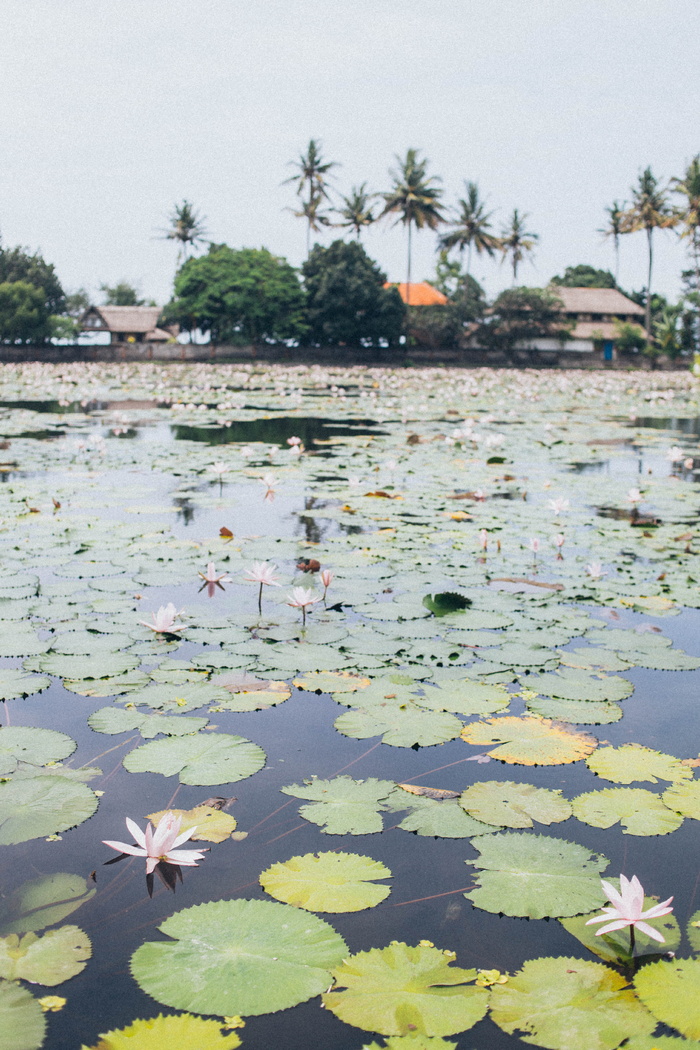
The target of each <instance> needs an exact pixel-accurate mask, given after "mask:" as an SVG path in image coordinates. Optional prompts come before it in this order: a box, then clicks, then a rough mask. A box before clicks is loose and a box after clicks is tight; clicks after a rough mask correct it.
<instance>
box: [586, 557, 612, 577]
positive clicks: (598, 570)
mask: <svg viewBox="0 0 700 1050" xmlns="http://www.w3.org/2000/svg"><path fill="white" fill-rule="evenodd" d="M586 574H587V575H588V576H590V577H591V579H592V580H600V579H602V577H603V576H607V575H608V574H607V572H606V570H605V569H604V568H603V566H602V565H601V563H600V562H599V561H592V562H591V563H590V565H587V566H586Z"/></svg>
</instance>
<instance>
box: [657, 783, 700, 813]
mask: <svg viewBox="0 0 700 1050" xmlns="http://www.w3.org/2000/svg"><path fill="white" fill-rule="evenodd" d="M661 798H662V799H663V801H664V805H666V806H668V808H669V809H672V810H673V811H674V812H675V813H681V814H682V815H683V816H684V817H692V818H693V819H694V820H700V780H691V781H690V782H689V783H687V784H674V785H673V786H672V787H670V788H667V789H666V791H664V793H663V795H662V796H661Z"/></svg>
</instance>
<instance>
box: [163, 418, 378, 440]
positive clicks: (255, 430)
mask: <svg viewBox="0 0 700 1050" xmlns="http://www.w3.org/2000/svg"><path fill="white" fill-rule="evenodd" d="M171 430H172V432H173V435H174V437H175V440H176V441H202V442H205V443H206V444H208V445H230V444H237V443H242V442H263V443H264V444H268V445H280V446H282V447H285V446H286V445H287V439H288V438H290V437H298V438H301V441H302V443H303V444H304V445H305V446H306V447H307V448H310V447H311V446H312V445H313V444H314V442H315V441H317V440H318V441H327V440H328V439H329V438H333V437H343V436H351V435H358V436H363V435H366V436H370V435H379V434H383V433H385V431H383V430H380V429H379V428H378V427H377V425H376V424H375V423H374V422H373V421H372V420H371V419H353V420H348V421H345V422H342V423H338V422H335V421H334V420H332V419H323V418H316V417H313V416H307V417H302V418H300V417H296V416H276V417H275V418H272V419H246V420H234V421H233V422H231V423H229V424H228V425H227V426H220V427H216V428H214V427H204V426H202V427H196V426H187V425H186V424H181V423H177V424H175V425H173V426H171Z"/></svg>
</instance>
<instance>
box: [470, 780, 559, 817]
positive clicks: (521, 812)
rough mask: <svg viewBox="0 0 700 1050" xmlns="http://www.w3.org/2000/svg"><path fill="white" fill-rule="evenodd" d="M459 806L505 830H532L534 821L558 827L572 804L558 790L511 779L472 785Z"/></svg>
mask: <svg viewBox="0 0 700 1050" xmlns="http://www.w3.org/2000/svg"><path fill="white" fill-rule="evenodd" d="M459 804H460V806H461V807H462V809H464V810H466V812H467V813H470V814H471V816H473V817H476V819H477V820H481V821H483V822H484V823H485V824H496V825H497V826H499V827H507V828H531V827H532V826H533V822H534V821H535V820H536V821H537V822H538V823H540V824H557V823H559V822H560V821H562V820H568V818H569V817H570V816H571V803H570V802H569V800H568V799H566V798H564V797H563V795H562V793H561V791H554V790H550V789H549V788H538V787H535V786H534V785H533V784H515V783H513V782H512V781H510V780H506V781H499V780H490V781H484V782H481V783H477V784H471V785H470V786H469V787H468V788H467V789H466V790H465V791H463V792H462V794H461V796H460V799H459Z"/></svg>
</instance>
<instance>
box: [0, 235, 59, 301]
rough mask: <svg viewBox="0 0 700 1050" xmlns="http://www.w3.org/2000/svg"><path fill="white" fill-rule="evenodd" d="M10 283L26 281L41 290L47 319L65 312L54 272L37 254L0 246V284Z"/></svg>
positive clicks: (23, 249) (22, 249)
mask: <svg viewBox="0 0 700 1050" xmlns="http://www.w3.org/2000/svg"><path fill="white" fill-rule="evenodd" d="M12 281H26V282H27V283H28V284H31V285H33V286H34V287H35V288H39V289H41V291H42V292H43V296H42V300H43V305H44V310H45V312H46V316H47V317H48V316H49V315H50V314H60V313H63V311H64V310H65V306H66V298H65V295H64V292H63V288H62V287H61V282H60V281H59V279H58V277H57V276H56V271H55V270H54V268H53V265H52V264H51V263H47V262H46V261H45V260H44V259H43V257H42V256H41V255H39V253H38V252H34V254H33V255H30V253H29V251H28V250H27V249H26V248H20V247H17V248H3V247H1V246H0V283H5V282H12Z"/></svg>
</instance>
